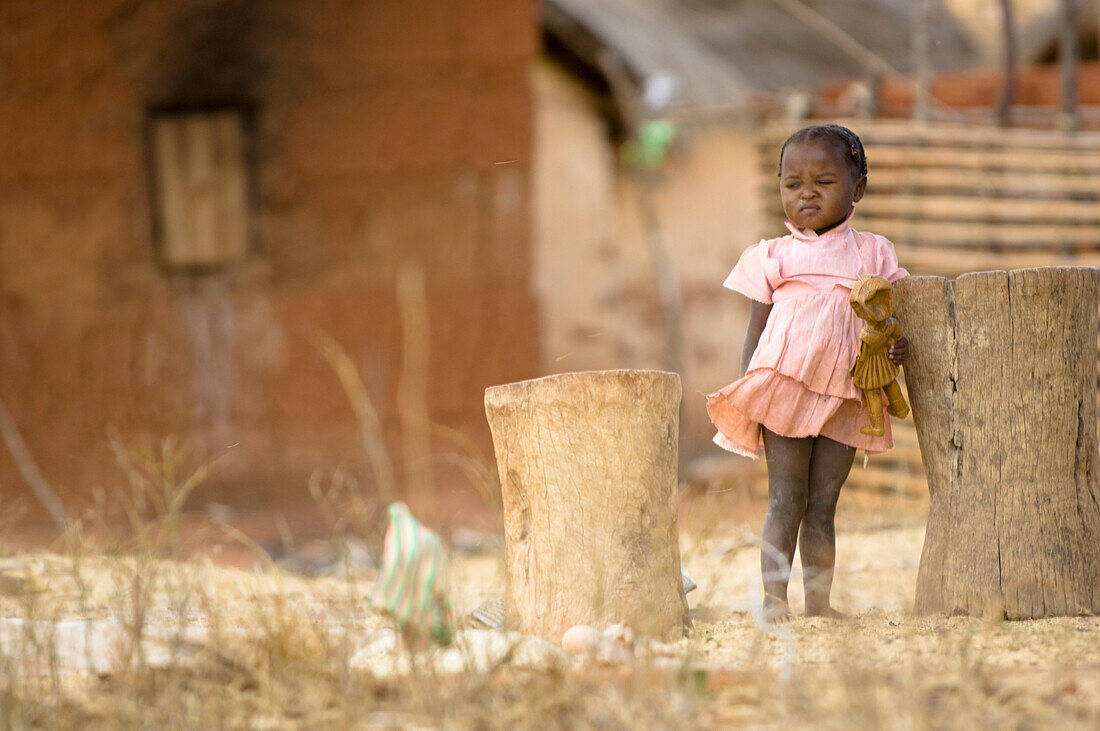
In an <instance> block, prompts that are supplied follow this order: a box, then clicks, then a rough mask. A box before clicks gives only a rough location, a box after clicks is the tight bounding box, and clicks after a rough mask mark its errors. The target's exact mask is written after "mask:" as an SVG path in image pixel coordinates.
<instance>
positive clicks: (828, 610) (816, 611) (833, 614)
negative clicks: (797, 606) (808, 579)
mask: <svg viewBox="0 0 1100 731" xmlns="http://www.w3.org/2000/svg"><path fill="white" fill-rule="evenodd" d="M806 616H807V617H824V618H825V619H848V615H847V614H844V613H842V612H838V611H837V610H835V609H833V608H832V607H830V606H829V605H827V604H826V605H825V606H824V607H821V608H809V607H807V608H806Z"/></svg>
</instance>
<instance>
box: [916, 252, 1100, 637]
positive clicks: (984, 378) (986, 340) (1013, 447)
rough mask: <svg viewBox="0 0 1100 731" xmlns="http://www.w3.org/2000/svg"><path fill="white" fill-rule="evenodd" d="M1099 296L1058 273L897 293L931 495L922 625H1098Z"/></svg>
mask: <svg viewBox="0 0 1100 731" xmlns="http://www.w3.org/2000/svg"><path fill="white" fill-rule="evenodd" d="M1098 281H1100V274H1098V271H1097V270H1096V269H1091V268H1085V267H1049V268H1042V269H1022V270H1017V271H1012V272H1003V271H1001V272H978V273H974V274H966V275H963V276H961V277H959V278H958V279H957V280H955V281H950V280H946V279H943V278H940V277H914V278H911V279H908V280H903V281H901V282H898V283H897V284H896V285H895V286H896V288H897V295H898V297H897V299H898V308H897V318H898V320H899V322H900V323H901V327H902V332H903V333H904V334H905V336H906V337H907V338H909V341H910V343H911V353H912V355H911V357H910V360H909V362H908V363H907V364H906V366H905V380H906V384H907V385H908V388H909V396H910V400H911V402H912V407H913V418H914V420H915V422H916V426H917V435H918V440H919V442H920V449H921V455H922V457H923V460H924V465H925V469H926V471H927V473H928V489H929V493H930V504H929V512H928V526H927V530H926V533H925V539H924V550H923V552H922V554H921V561H920V571H919V574H918V577H917V592H916V611H917V613H918V614H931V613H936V612H947V613H952V614H960V613H961V614H968V615H984V616H993V617H1007V618H1009V619H1027V618H1035V617H1051V616H1064V615H1075V614H1096V613H1098V612H1100V488H1098V484H1097V473H1096V470H1097V447H1096V385H1097V372H1096V338H1097V284H1098Z"/></svg>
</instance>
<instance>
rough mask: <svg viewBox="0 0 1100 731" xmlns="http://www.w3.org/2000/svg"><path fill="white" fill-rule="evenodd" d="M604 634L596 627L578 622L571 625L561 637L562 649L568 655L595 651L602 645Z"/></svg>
mask: <svg viewBox="0 0 1100 731" xmlns="http://www.w3.org/2000/svg"><path fill="white" fill-rule="evenodd" d="M601 638H602V635H601V634H600V631H599V630H598V629H596V628H595V627H591V626H589V625H587V624H578V625H574V626H573V627H570V628H569V629H567V630H566V631H565V634H564V635H562V637H561V649H563V650H565V652H566V654H567V655H570V656H576V655H583V654H586V653H593V652H595V650H596V649H597V648H598V647H599V645H600V639H601Z"/></svg>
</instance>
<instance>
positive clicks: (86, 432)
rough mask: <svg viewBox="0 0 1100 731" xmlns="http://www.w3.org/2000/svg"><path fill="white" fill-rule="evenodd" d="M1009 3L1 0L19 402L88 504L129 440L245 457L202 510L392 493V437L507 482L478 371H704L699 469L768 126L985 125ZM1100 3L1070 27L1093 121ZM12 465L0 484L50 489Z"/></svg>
mask: <svg viewBox="0 0 1100 731" xmlns="http://www.w3.org/2000/svg"><path fill="white" fill-rule="evenodd" d="M1012 8H1013V9H1014V10H1015V23H1016V39H1017V46H1016V47H1017V60H1018V64H1019V69H1018V75H1017V82H1016V87H1015V88H1016V97H1015V99H1014V107H1013V112H1012V114H1013V115H1014V116H1012V117H1011V119H1009V120H1008V121H1009V122H1011V123H1012V124H1016V125H1018V126H1019V125H1024V126H1032V127H1043V126H1046V127H1053V126H1055V125H1056V120H1057V105H1058V104H1059V101H1060V98H1061V97H1060V95H1059V88H1060V87H1059V86H1058V84H1059V81H1058V79H1059V76H1058V73H1059V72H1058V68H1057V66H1056V65H1055V64H1056V62H1057V61H1059V59H1060V55H1059V50H1058V49H1059V48H1061V47H1062V46H1061V45H1060V44H1061V43H1062V40H1061V39H1062V36H1063V29H1064V27H1065V20H1064V19H1065V16H1064V9H1065V8H1064V4H1063V2H1062V0H1046V1H1044V0H1015V2H1013V3H1012ZM918 10H920V11H921V12H920V13H918ZM1003 10H1004V4H1003V3H1001V2H999V0H927V1H926V2H923V3H922V2H903V1H902V0H598V1H597V0H592V1H590V2H583V1H582V0H542V2H538V1H537V0H509V1H506V0H484V1H483V2H478V3H460V2H456V1H455V0H422V1H421V2H415V3H398V2H390V1H389V0H377V1H368V0H317V1H316V2H304V1H301V0H298V1H295V0H269V1H267V2H259V1H258V0H102V1H101V2H94V3H93V2H62V1H61V0H7V1H6V2H3V3H0V398H2V400H3V402H4V404H6V406H7V409H8V410H9V411H10V415H11V423H12V424H13V425H14V426H15V427H17V429H18V431H19V433H20V434H21V435H22V438H23V440H24V441H25V444H26V447H27V451H28V453H29V456H30V457H31V458H32V459H33V460H34V461H35V462H36V463H37V465H38V467H39V468H40V470H41V472H42V474H43V476H44V477H45V479H46V480H47V481H48V482H49V483H50V484H51V485H53V486H54V488H55V489H56V491H57V492H58V493H60V494H61V495H62V497H63V498H64V499H65V500H66V501H67V502H71V503H72V504H74V505H82V504H83V505H86V504H90V502H91V500H92V496H93V495H94V494H95V490H96V489H97V488H108V487H109V486H111V485H114V484H117V483H119V482H120V481H121V480H123V479H124V477H123V475H122V474H121V471H120V467H119V465H118V458H117V457H118V455H117V454H116V453H115V451H114V450H113V449H112V447H111V440H112V439H113V440H114V441H115V442H116V443H117V444H124V445H136V446H141V445H155V444H157V443H158V442H159V441H160V440H161V439H163V438H165V437H166V436H169V435H173V436H175V437H176V438H177V439H178V440H179V442H180V443H182V444H186V445H189V447H190V448H191V450H192V451H193V453H194V455H196V458H198V459H206V458H210V457H219V458H221V462H220V463H219V469H218V470H217V471H216V472H215V475H214V477H212V478H211V480H209V481H208V483H207V484H206V485H204V486H203V487H202V488H201V489H200V491H199V492H198V493H197V494H196V497H195V502H196V503H199V504H201V503H203V502H209V501H217V502H223V503H227V504H229V505H233V506H241V507H245V506H249V505H252V506H259V507H270V506H272V505H274V504H277V503H279V502H280V501H282V500H293V499H296V498H298V497H300V496H301V495H303V494H304V490H305V484H306V482H307V481H308V478H309V476H310V475H311V474H314V473H315V472H316V471H328V472H331V471H332V470H334V469H337V468H338V467H341V466H343V467H345V468H347V469H349V470H352V471H354V472H355V473H356V474H358V475H360V476H361V479H362V482H363V483H364V484H366V485H368V486H369V485H371V484H372V480H373V479H374V478H375V477H377V474H376V472H377V465H375V464H373V463H372V462H371V460H370V459H369V455H367V454H366V453H365V452H368V451H369V450H365V448H364V444H365V440H366V441H368V442H369V441H370V439H372V438H379V439H383V440H384V441H385V444H386V445H387V446H388V448H389V452H390V454H391V455H392V460H393V462H394V463H395V464H396V468H395V469H396V471H397V474H398V481H399V482H402V481H407V480H408V479H409V476H410V474H411V473H414V472H416V471H417V470H427V471H428V472H431V473H433V474H432V475H431V476H430V477H428V478H424V479H425V480H428V481H429V483H430V480H433V479H434V484H435V486H436V487H435V489H436V490H438V491H440V492H441V493H442V492H446V491H451V490H457V491H463V490H467V491H468V490H469V489H471V482H472V481H474V480H475V479H476V478H471V475H472V474H474V475H476V474H483V470H482V469H481V467H477V468H471V467H470V465H469V464H465V465H463V464H462V463H461V462H460V461H456V460H448V459H444V458H440V459H437V457H438V456H439V455H445V454H447V453H451V452H454V453H460V454H461V455H462V460H467V461H470V460H472V461H477V460H478V459H479V458H477V457H476V456H472V455H476V454H477V452H478V450H479V449H480V451H481V452H482V453H483V454H484V455H485V465H489V466H491V452H490V451H489V443H488V430H487V428H486V426H485V423H484V413H483V407H482V393H483V390H484V388H485V387H486V386H489V385H492V384H495V383H503V382H507V381H512V380H519V379H523V378H530V377H535V376H539V375H544V374H548V373H554V372H562V371H574V370H587V369H602V368H617V367H630V368H665V369H669V368H673V369H675V370H678V371H680V372H681V373H682V375H683V378H684V393H685V406H684V410H683V416H682V445H681V449H682V458H683V461H684V463H685V464H687V463H690V462H692V461H693V460H697V458H700V457H703V458H706V457H707V456H708V455H711V456H713V448H712V447H711V446H710V445H709V438H710V434H711V431H710V426H709V422H708V421H707V419H706V416H705V413H704V410H703V398H702V394H703V393H705V392H708V391H711V390H714V389H715V388H717V387H719V386H721V385H724V384H725V383H726V382H727V381H729V380H731V379H732V378H733V377H734V376H735V375H736V371H737V367H738V361H739V357H740V347H741V337H742V333H743V324H744V320H745V318H746V316H747V305H746V303H744V302H742V301H740V298H738V297H736V296H735V295H732V294H730V293H728V292H726V291H725V290H723V289H722V288H721V286H720V284H721V281H722V279H723V278H724V276H725V274H726V273H727V272H728V270H729V269H730V268H731V267H732V265H733V264H734V262H735V261H736V259H737V257H738V256H739V254H740V252H741V251H742V250H743V249H744V248H745V247H746V246H748V245H749V244H751V243H754V242H755V241H756V240H758V239H759V238H761V237H762V236H765V235H767V236H774V235H778V234H780V233H782V232H783V229H782V221H781V219H778V220H777V219H776V217H775V213H774V210H773V209H774V198H775V195H774V191H773V181H772V175H774V168H775V165H777V163H778V160H777V159H776V155H777V149H778V148H777V146H775V139H774V137H775V135H776V134H777V133H776V130H777V129H780V128H782V129H794V128H797V126H800V125H801V123H802V122H803V120H805V119H807V118H821V117H828V118H843V119H857V120H859V119H862V120H883V119H888V118H896V119H903V118H904V119H907V118H909V117H910V116H912V114H913V112H914V105H915V104H916V92H915V88H916V85H915V82H914V78H916V77H922V78H924V79H925V81H926V83H927V85H928V88H930V89H931V93H932V96H933V98H934V99H935V100H936V106H935V108H934V109H933V113H934V116H935V115H938V116H940V117H942V118H944V119H947V120H949V121H951V122H953V123H963V124H970V125H981V124H984V125H989V124H992V123H993V122H995V121H996V120H995V118H994V117H995V115H994V107H995V106H996V105H997V103H998V94H999V90H1000V84H1001V80H1002V79H1003V76H1004V73H1003V69H1002V68H1001V67H1000V64H1001V60H1000V59H1001V56H1002V55H1003V51H1004V47H1005V43H1004V38H1005V36H1004V34H1003V32H1002V31H1003V28H1002V25H1003V24H1002V19H1003ZM1096 17H1097V16H1096V3H1082V4H1081V7H1080V8H1079V10H1078V12H1077V16H1076V18H1075V20H1074V28H1075V31H1076V33H1077V49H1078V54H1079V58H1080V59H1081V65H1080V67H1079V69H1078V75H1077V77H1076V78H1077V83H1078V90H1079V98H1078V102H1079V104H1080V109H1079V119H1078V121H1079V126H1080V127H1086V128H1087V127H1090V126H1096V125H1097V123H1100V116H1098V115H1097V114H1096V113H1095V111H1096V109H1098V108H1100V107H1098V106H1097V105H1100V74H1098V72H1097V71H1098V70H1097V65H1096V63H1095V59H1096V55H1097V43H1096V38H1097V23H1096V20H1095V18H1096ZM915 29H919V30H920V33H921V34H923V36H921V35H920V34H918V33H916V32H915ZM922 37H923V39H924V40H921V38H922ZM921 43H923V44H924V46H923V48H924V50H923V52H922V51H921V48H922V46H921V45H920V44H921ZM922 59H923V61H922ZM872 185H874V183H872ZM983 215H985V214H983ZM349 369H350V370H349ZM359 380H361V382H362V384H363V391H362V393H359V392H357V391H356V388H357V386H356V382H357V381H359ZM349 389H350V391H349ZM364 409H365V410H364ZM374 412H376V414H377V417H378V418H377V426H374V416H373V413H374ZM429 423H430V424H433V425H435V427H432V428H430V427H429V426H428V424H429ZM414 442H415V444H416V445H419V446H417V447H416V448H413V447H412V446H410V445H412V444H413V443H414ZM8 447H9V448H8V449H3V450H0V500H2V501H12V500H28V499H29V498H28V497H27V496H28V491H27V489H26V486H25V475H24V472H25V470H24V471H21V470H20V468H19V467H20V466H19V464H18V463H17V460H15V459H13V458H12V450H11V443H10V441H9V442H8ZM426 462H430V468H428V467H426ZM418 465H419V467H418Z"/></svg>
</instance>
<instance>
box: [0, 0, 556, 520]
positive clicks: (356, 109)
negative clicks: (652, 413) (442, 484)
mask: <svg viewBox="0 0 1100 731" xmlns="http://www.w3.org/2000/svg"><path fill="white" fill-rule="evenodd" d="M0 28H2V29H3V32H2V37H3V42H2V43H0V397H2V398H3V400H4V402H5V403H6V404H7V406H8V408H9V409H10V411H11V413H12V415H13V417H14V419H15V422H16V423H17V424H18V426H19V428H20V430H21V431H22V433H23V436H24V437H25V439H26V441H27V443H28V446H29V448H30V451H31V452H32V454H33V455H34V457H35V458H36V460H37V461H38V463H39V465H40V466H41V468H42V471H43V472H44V473H45V476H46V477H47V479H48V480H49V481H50V482H51V483H53V484H54V485H55V486H56V488H57V489H58V491H59V492H60V493H62V495H63V496H64V497H65V498H66V499H70V500H75V502H84V503H87V498H88V497H89V496H90V495H91V493H92V490H93V489H94V488H95V487H96V486H101V487H104V488H111V487H113V486H115V485H118V484H120V483H122V482H123V480H124V478H123V475H122V472H121V470H120V469H119V468H118V466H117V465H116V464H115V460H114V458H113V457H112V455H111V453H110V450H109V449H108V444H107V434H108V428H109V427H114V428H115V429H117V431H118V433H119V435H120V436H121V439H122V441H123V442H125V443H127V444H155V443H156V442H157V440H159V439H161V438H163V437H164V436H167V435H175V436H176V437H177V438H179V439H181V440H183V441H184V442H186V443H188V444H190V445H191V446H192V447H193V448H194V450H195V452H196V454H197V455H198V456H202V457H205V456H212V455H219V454H222V455H226V457H225V461H224V464H223V467H222V469H221V470H220V471H219V477H218V478H217V479H215V480H214V481H213V482H212V483H211V485H210V486H209V487H207V488H206V489H205V491H204V492H203V494H202V496H200V497H201V498H202V499H214V500H218V501H220V502H227V503H230V504H248V503H257V504H264V503H265V502H267V501H272V500H275V499H277V498H279V497H280V496H284V495H286V494H288V493H291V492H292V493H295V494H297V493H300V492H301V491H304V485H305V481H306V476H307V475H308V474H309V473H310V472H311V471H312V470H315V469H332V468H334V467H335V466H337V465H341V464H343V465H347V466H349V467H352V468H360V467H362V466H363V465H364V462H365V460H364V457H363V453H362V449H361V447H360V441H359V437H358V434H357V430H356V423H355V420H354V418H353V416H352V411H351V409H350V408H349V405H348V403H347V400H346V398H345V396H344V394H343V392H342V390H341V388H340V385H339V383H338V381H337V379H336V378H335V377H334V376H333V374H332V371H331V370H330V369H329V367H328V366H327V364H326V363H325V361H324V360H323V358H322V357H321V355H320V354H319V352H318V351H317V349H316V348H315V347H314V346H313V345H312V344H311V342H310V340H309V338H310V336H311V333H313V332H314V331H316V330H317V329H321V330H323V331H325V332H327V333H328V334H329V335H331V336H332V337H333V338H334V339H335V340H336V341H337V342H339V343H340V344H341V345H342V346H343V347H344V348H345V349H346V351H347V353H348V354H349V355H350V356H351V357H352V359H353V360H354V362H355V363H356V364H357V365H358V366H359V368H360V370H361V371H362V372H363V373H364V375H365V380H366V384H367V387H368V390H369V393H370V395H371V397H372V398H373V400H374V401H375V403H376V405H378V407H379V408H380V409H381V410H382V411H383V412H384V414H385V415H386V422H387V431H388V432H390V433H393V432H394V425H395V424H396V420H395V399H394V394H395V390H396V384H397V379H398V375H399V371H400V364H401V351H400V344H401V336H402V333H401V325H400V319H399V317H398V314H397V309H396V300H395V289H394V273H395V271H396V268H397V267H398V266H399V264H400V263H401V262H402V261H405V260H412V261H415V262H419V263H420V265H421V266H422V267H423V269H424V270H425V272H426V277H427V282H428V299H429V303H430V308H429V315H430V318H431V365H430V373H429V376H428V381H429V402H430V405H431V409H432V417H433V419H435V420H437V421H439V422H442V423H445V424H448V425H451V426H456V427H459V428H462V429H464V430H466V432H467V433H468V434H470V435H472V436H474V437H475V439H477V440H480V441H482V443H484V442H485V440H486V439H487V434H488V431H487V429H486V427H485V426H484V412H483V410H482V390H483V389H484V387H485V386H488V385H490V384H494V383H501V382H506V381H509V380H516V379H520V378H527V377H531V376H533V375H536V369H537V366H538V362H537V332H536V322H537V318H536V313H535V305H534V301H533V298H532V295H531V292H530V287H529V273H530V245H529V232H528V229H529V192H528V189H529V172H530V148H531V108H530V107H531V93H530V89H529V87H528V68H529V61H530V60H531V59H532V57H533V55H534V53H535V52H536V45H537V35H536V19H535V9H534V3H533V2H532V1H531V0H518V1H517V0H481V1H480V2H477V3H467V2H461V1H460V0H421V1H420V2H407V1H399V0H371V1H370V2H367V1H362V2H346V1H342V0H311V2H308V3H306V2H296V1H294V0H271V1H268V2H244V1H241V0H223V1H221V2H212V1H205V0H192V1H190V2H184V0H100V1H98V2H94V3H93V2H82V3H68V2H59V1H53V0H45V1H44V0H7V1H6V2H3V3H0ZM223 104H234V105H243V106H245V107H246V108H247V109H248V110H250V111H249V113H250V117H251V120H252V127H253V129H252V131H251V135H250V142H249V144H250V152H249V155H250V161H249V166H250V174H251V176H252V180H251V195H252V202H251V211H250V217H251V225H252V228H253V254H252V256H251V257H250V259H249V260H248V261H247V262H246V263H245V264H243V265H240V266H236V267H233V268H230V269H227V270H224V271H220V272H217V273H212V274H206V275H190V274H179V273H176V274H170V273H167V272H165V271H164V270H163V269H162V268H161V267H160V266H159V264H158V261H157V258H156V253H155V242H154V241H153V234H152V224H151V218H152V213H151V211H152V205H153V203H152V201H151V197H150V190H149V185H148V168H147V166H148V161H147V148H146V142H145V125H146V123H147V120H148V114H149V111H150V110H153V109H158V108H166V107H184V108H186V107H203V106H217V105H223ZM28 494H29V493H28V491H27V490H26V488H25V486H24V483H23V481H22V480H21V479H20V478H19V476H18V473H17V472H16V471H15V467H14V464H13V462H12V460H11V457H10V455H9V453H8V451H7V449H5V448H0V500H2V501H4V502H5V503H8V504H10V503H9V501H10V500H11V499H12V498H14V497H16V496H21V497H22V499H24V500H26V499H27V498H26V496H27V495H28Z"/></svg>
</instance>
